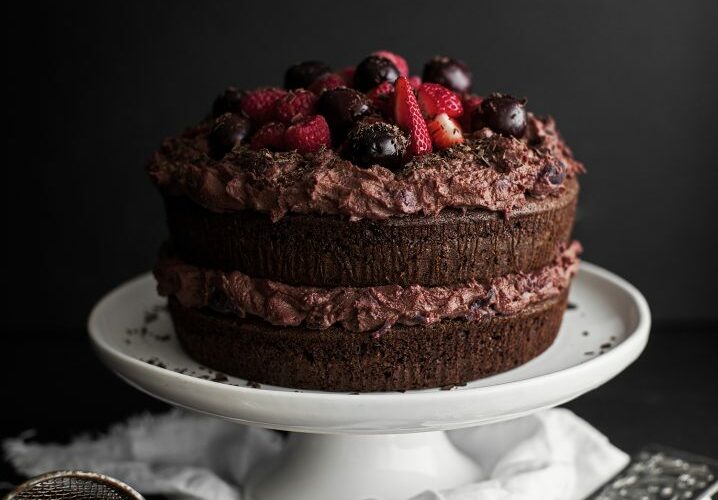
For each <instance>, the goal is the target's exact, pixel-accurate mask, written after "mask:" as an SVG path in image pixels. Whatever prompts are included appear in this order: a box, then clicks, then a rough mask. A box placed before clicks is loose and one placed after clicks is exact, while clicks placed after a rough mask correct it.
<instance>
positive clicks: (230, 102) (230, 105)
mask: <svg viewBox="0 0 718 500" xmlns="http://www.w3.org/2000/svg"><path fill="white" fill-rule="evenodd" d="M243 95H244V91H243V90H239V89H238V88H237V87H227V88H226V89H225V90H224V92H222V93H221V94H219V95H218V96H217V98H216V99H215V100H214V104H213V105H212V116H213V117H215V118H217V117H218V116H220V115H223V114H224V113H237V114H239V113H241V112H242V105H241V101H242V96H243Z"/></svg>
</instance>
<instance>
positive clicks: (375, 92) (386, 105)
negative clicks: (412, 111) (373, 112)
mask: <svg viewBox="0 0 718 500" xmlns="http://www.w3.org/2000/svg"><path fill="white" fill-rule="evenodd" d="M367 96H368V97H369V99H370V100H371V102H372V103H373V104H374V107H375V108H376V109H378V110H379V111H381V112H382V113H383V114H386V115H391V102H392V100H393V98H394V84H393V83H391V82H382V83H380V84H379V85H377V86H376V87H374V88H373V89H372V90H370V91H369V93H368V94H367Z"/></svg>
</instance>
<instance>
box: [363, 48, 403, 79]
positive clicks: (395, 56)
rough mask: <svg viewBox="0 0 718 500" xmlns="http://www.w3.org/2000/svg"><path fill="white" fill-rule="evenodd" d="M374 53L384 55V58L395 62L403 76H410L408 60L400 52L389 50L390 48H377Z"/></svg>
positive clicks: (374, 54)
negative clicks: (395, 52)
mask: <svg viewBox="0 0 718 500" xmlns="http://www.w3.org/2000/svg"><path fill="white" fill-rule="evenodd" d="M372 55H373V56H379V57H383V58H384V59H389V60H390V61H391V62H392V63H394V66H396V69H398V70H399V74H400V75H401V76H406V77H408V76H409V64H408V63H407V62H406V59H404V58H403V57H401V56H400V55H399V54H394V53H393V52H389V51H388V50H377V51H376V52H374V53H373V54H372Z"/></svg>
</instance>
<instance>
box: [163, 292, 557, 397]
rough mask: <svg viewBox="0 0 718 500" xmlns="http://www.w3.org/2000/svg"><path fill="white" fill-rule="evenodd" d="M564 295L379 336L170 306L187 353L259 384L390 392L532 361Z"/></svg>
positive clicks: (545, 343) (553, 326) (553, 329)
mask: <svg viewBox="0 0 718 500" xmlns="http://www.w3.org/2000/svg"><path fill="white" fill-rule="evenodd" d="M566 296H567V294H566V293H564V294H563V295H561V296H559V297H557V298H555V299H552V300H549V301H546V302H543V303H541V304H538V305H536V306H533V307H530V308H527V309H525V310H524V311H522V312H521V313H519V314H516V315H511V316H493V317H487V318H486V319H483V320H479V321H465V320H459V319H456V320H447V321H441V322H439V323H436V324H433V325H430V326H401V325H395V326H394V327H393V328H392V329H390V330H389V331H388V332H386V333H384V334H383V335H382V336H380V337H379V338H373V337H372V335H371V334H366V333H352V332H349V331H347V330H344V329H342V328H337V327H331V328H328V329H326V330H310V329H306V328H302V327H277V326H272V325H270V324H268V323H266V322H264V321H261V320H257V319H251V318H246V319H240V318H236V317H232V316H223V315H219V314H216V313H213V312H210V311H206V310H201V309H192V308H185V307H182V306H181V305H180V304H179V303H178V302H177V300H176V299H174V298H170V300H169V310H170V314H171V315H172V319H173V322H174V325H175V331H176V332H177V336H178V337H179V340H180V343H181V344H182V346H183V348H184V349H185V351H186V352H187V353H188V354H189V355H190V356H191V357H192V358H194V359H195V360H197V361H199V362H200V363H202V364H204V365H206V366H208V367H210V368H213V369H215V370H218V371H221V372H224V373H227V374H230V375H235V376H238V377H241V378H244V379H247V380H251V381H253V382H259V383H265V384H272V385H280V386H287V387H294V388H300V389H320V390H326V391H391V390H406V389H415V388H428V387H442V386H447V385H452V384H462V383H464V382H468V381H471V380H475V379H477V378H481V377H486V376H488V375H493V374H496V373H499V372H502V371H505V370H508V369H510V368H513V367H516V366H518V365H520V364H523V363H526V362H527V361H529V360H531V359H533V358H534V357H536V356H538V355H539V354H540V353H542V352H543V351H544V350H545V349H546V348H548V347H549V346H550V345H551V343H552V342H553V341H554V339H555V337H556V334H557V333H558V330H559V327H560V325H561V319H562V316H563V312H564V310H565V307H566Z"/></svg>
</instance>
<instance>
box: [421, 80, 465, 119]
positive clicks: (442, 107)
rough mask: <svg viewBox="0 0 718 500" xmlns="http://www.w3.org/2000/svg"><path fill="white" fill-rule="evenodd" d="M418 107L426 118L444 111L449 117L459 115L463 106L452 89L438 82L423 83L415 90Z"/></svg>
mask: <svg viewBox="0 0 718 500" xmlns="http://www.w3.org/2000/svg"><path fill="white" fill-rule="evenodd" d="M417 99H418V101H419V107H420V108H421V111H422V112H423V113H424V116H426V117H427V118H433V117H434V116H436V115H438V114H439V113H446V114H447V115H449V116H450V117H451V118H455V117H457V116H461V114H462V113H463V112H464V107H463V106H462V105H461V99H460V98H459V96H458V95H456V94H455V93H454V92H453V91H451V90H449V89H447V88H446V87H444V86H443V85H439V84H438V83H424V84H422V85H421V87H419V90H418V91H417Z"/></svg>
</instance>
